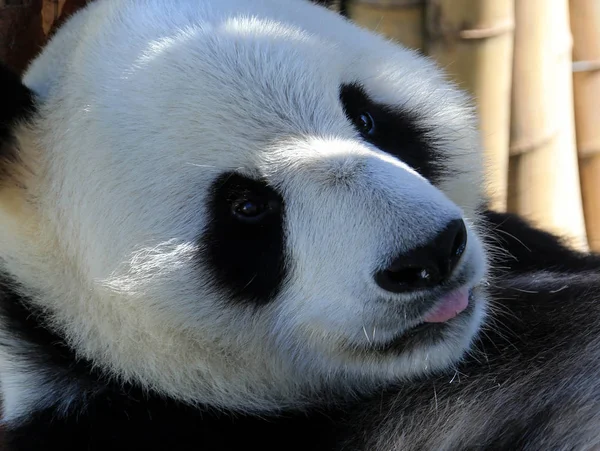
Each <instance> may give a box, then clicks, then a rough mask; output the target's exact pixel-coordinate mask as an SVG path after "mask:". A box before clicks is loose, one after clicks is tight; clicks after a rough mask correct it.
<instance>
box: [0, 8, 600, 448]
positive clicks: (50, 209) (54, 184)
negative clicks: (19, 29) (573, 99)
mask: <svg viewBox="0 0 600 451" xmlns="http://www.w3.org/2000/svg"><path fill="white" fill-rule="evenodd" d="M0 93H1V96H0V97H1V98H2V102H0V387H1V394H2V404H3V414H2V422H3V428H4V431H5V432H4V436H5V437H4V438H5V442H6V443H5V446H6V447H7V449H8V450H13V451H15V450H43V449H61V450H111V449H127V450H138V449H139V450H188V449H189V450H244V449H261V450H283V449H304V450H316V451H319V450H374V451H384V450H463V449H464V450H474V449H495V450H496V449H565V450H567V449H569V450H570V449H592V448H593V447H594V446H600V304H599V301H600V271H599V270H600V257H598V256H597V255H591V254H581V253H578V252H576V251H574V250H572V249H571V248H569V247H568V245H566V244H564V243H563V242H562V241H561V240H560V239H559V238H557V237H554V236H553V235H550V234H548V233H546V232H544V231H541V230H538V229H536V228H535V227H533V226H532V225H530V224H528V223H527V222H525V221H524V220H522V219H521V218H519V217H516V216H512V215H509V214H504V213H495V212H492V211H489V210H488V209H487V207H486V200H485V196H484V192H485V180H484V176H483V174H484V165H483V163H482V151H481V144H480V140H479V136H478V132H477V121H476V118H475V114H474V111H473V108H472V106H471V102H470V100H469V98H468V97H467V96H466V95H465V94H464V93H462V92H461V91H460V90H458V89H457V88H456V87H455V86H453V85H452V84H451V83H450V82H448V81H447V80H446V77H445V76H444V75H443V73H442V72H441V71H440V70H439V69H438V68H437V67H436V66H435V64H433V63H432V62H431V61H429V60H427V59H426V58H424V57H422V56H420V55H418V54H416V53H414V52H412V51H409V50H407V49H404V48H402V47H400V46H398V45H397V44H395V43H392V42H390V41H388V40H386V39H384V38H382V37H380V36H378V35H376V34H373V33H371V32H369V31H366V30H363V29H360V28H358V27H357V26H355V25H353V24H352V23H350V22H349V21H348V20H347V19H345V18H343V17H341V16H339V15H337V14H335V13H334V12H332V11H329V10H327V9H326V8H324V7H322V6H319V5H315V4H311V3H310V2H308V1H307V0H136V1H129V0H98V1H96V2H93V3H91V4H90V5H88V6H87V7H86V8H85V9H83V10H82V11H80V12H78V13H77V14H75V15H74V16H73V17H72V18H71V19H70V20H69V21H68V22H67V23H66V24H65V25H64V26H63V27H62V28H61V29H60V30H59V32H58V33H57V34H56V35H55V36H54V37H53V39H52V40H51V42H50V43H49V44H48V45H47V47H46V48H45V49H44V50H43V51H42V53H41V54H40V55H39V56H38V57H37V58H36V59H35V60H34V61H33V63H32V64H31V66H30V67H29V69H28V70H27V72H26V73H25V75H24V77H23V78H22V79H21V78H19V77H17V76H15V75H13V74H11V73H10V72H9V71H8V70H7V69H5V68H3V69H1V70H0Z"/></svg>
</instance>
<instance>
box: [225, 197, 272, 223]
mask: <svg viewBox="0 0 600 451" xmlns="http://www.w3.org/2000/svg"><path fill="white" fill-rule="evenodd" d="M271 210H272V205H271V203H270V202H264V201H261V200H256V199H243V200H239V201H238V202H235V203H234V204H233V206H232V209H231V211H232V213H233V215H234V216H235V218H236V219H238V220H240V221H244V222H259V221H260V220H261V219H263V218H264V217H265V216H266V215H267V214H268V213H269V212H270V211H271Z"/></svg>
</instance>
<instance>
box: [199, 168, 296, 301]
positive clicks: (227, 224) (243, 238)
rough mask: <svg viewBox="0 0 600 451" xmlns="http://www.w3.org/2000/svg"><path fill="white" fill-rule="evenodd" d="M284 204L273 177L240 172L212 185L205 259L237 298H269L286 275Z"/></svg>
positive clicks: (213, 276)
mask: <svg viewBox="0 0 600 451" xmlns="http://www.w3.org/2000/svg"><path fill="white" fill-rule="evenodd" d="M283 208H284V205H283V199H282V197H281V195H280V194H279V193H278V192H277V191H276V190H275V189H274V188H272V187H270V186H269V185H268V184H267V183H265V182H263V181H260V180H254V179H250V178H247V177H244V176H242V175H240V174H236V173H225V174H222V175H221V176H219V177H218V178H217V179H216V180H215V182H214V183H213V184H212V186H211V188H210V196H209V202H208V224H207V226H206V229H205V230H204V232H203V233H202V235H201V237H200V244H201V248H202V249H203V251H202V255H201V256H200V257H201V260H202V263H203V266H204V267H205V268H207V269H208V270H209V272H210V277H211V279H212V280H211V282H212V283H214V284H215V285H216V286H217V288H218V289H220V290H224V291H226V292H227V293H228V295H229V296H230V297H231V298H233V299H234V300H236V301H239V302H244V303H252V304H258V305H262V304H266V303H268V302H269V301H270V300H272V299H273V298H274V297H275V296H276V295H277V293H278V292H279V290H280V288H281V285H282V283H283V280H284V279H285V275H286V274H285V256H284V240H285V237H284V226H283V222H284V210H283Z"/></svg>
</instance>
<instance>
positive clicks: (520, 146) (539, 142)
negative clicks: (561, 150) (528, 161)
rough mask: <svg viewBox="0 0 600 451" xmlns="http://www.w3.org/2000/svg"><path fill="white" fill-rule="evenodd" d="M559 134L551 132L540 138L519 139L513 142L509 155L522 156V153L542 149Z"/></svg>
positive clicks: (558, 131) (554, 131)
mask: <svg viewBox="0 0 600 451" xmlns="http://www.w3.org/2000/svg"><path fill="white" fill-rule="evenodd" d="M559 133H560V130H553V131H551V132H548V133H545V134H544V135H541V136H540V137H534V138H530V139H520V140H518V141H515V142H513V143H512V144H511V145H510V155H511V156H516V155H522V154H524V153H527V152H530V151H532V150H535V149H537V148H538V147H542V146H544V145H545V144H547V143H549V142H551V141H552V140H554V139H555V138H556V137H557V136H558V134H559Z"/></svg>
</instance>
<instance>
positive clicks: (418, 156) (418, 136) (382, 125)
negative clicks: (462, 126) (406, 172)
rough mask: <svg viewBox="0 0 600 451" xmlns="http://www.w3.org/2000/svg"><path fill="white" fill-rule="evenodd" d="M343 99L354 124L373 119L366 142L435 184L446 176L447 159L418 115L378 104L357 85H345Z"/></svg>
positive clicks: (344, 106)
mask: <svg viewBox="0 0 600 451" xmlns="http://www.w3.org/2000/svg"><path fill="white" fill-rule="evenodd" d="M340 100H341V102H342V106H343V108H344V112H345V113H346V116H347V117H348V119H349V120H350V121H351V122H352V123H355V121H356V120H357V118H358V117H359V116H360V115H361V114H362V113H365V112H367V113H369V114H370V115H371V116H372V117H373V120H374V123H375V128H374V132H373V134H372V135H369V136H363V139H365V140H366V141H368V142H370V143H371V144H373V145H374V146H375V147H377V148H378V149H381V150H383V151H385V152H387V153H389V154H390V155H393V156H394V157H396V158H398V159H399V160H402V161H403V162H405V163H406V164H408V165H409V166H410V167H412V168H413V169H415V170H416V171H417V172H419V173H420V174H421V175H422V176H423V177H425V178H427V179H428V180H429V181H431V182H432V183H434V184H435V183H436V182H438V181H439V179H440V178H441V177H442V176H443V168H444V165H445V163H446V159H445V158H444V155H443V154H442V153H440V152H438V151H437V150H436V149H435V146H434V144H433V143H432V142H430V140H429V139H428V138H427V135H428V130H427V129H425V128H424V127H423V126H422V125H421V124H420V121H419V117H418V115H417V113H416V112H414V111H409V110H403V111H400V110H397V109H395V108H392V107H389V106H387V105H382V104H379V103H376V102H374V101H373V100H371V99H370V98H369V96H368V95H367V93H366V92H365V90H364V89H363V87H362V86H360V85H358V84H349V85H343V86H342V87H341V90H340Z"/></svg>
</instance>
